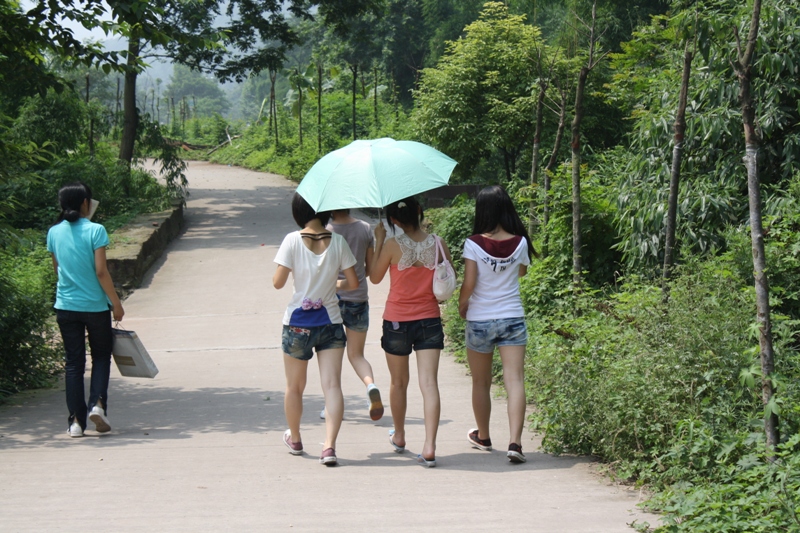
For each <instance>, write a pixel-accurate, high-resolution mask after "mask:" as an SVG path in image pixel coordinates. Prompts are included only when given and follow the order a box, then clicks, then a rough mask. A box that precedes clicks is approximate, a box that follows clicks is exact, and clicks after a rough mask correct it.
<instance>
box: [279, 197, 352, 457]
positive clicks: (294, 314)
mask: <svg viewBox="0 0 800 533" xmlns="http://www.w3.org/2000/svg"><path fill="white" fill-rule="evenodd" d="M292 216H293V217H294V220H295V222H297V225H298V226H300V227H301V228H302V229H301V230H300V231H295V232H292V233H290V234H288V235H287V236H286V237H285V238H284V239H283V243H281V247H280V249H279V250H278V253H277V255H276V256H275V262H276V263H278V268H277V269H276V271H275V275H274V276H273V278H272V284H273V285H274V286H275V288H276V289H281V288H283V287H284V286H285V285H286V282H287V281H288V279H289V273H290V272H291V273H292V276H293V278H294V295H293V296H292V300H291V301H290V302H289V306H288V307H287V308H286V313H285V314H284V316H283V335H282V339H281V340H282V342H281V345H282V348H283V353H284V355H283V366H284V370H285V371H286V396H285V398H284V401H283V407H284V411H285V413H286V422H287V424H288V425H289V429H287V430H286V432H285V433H284V434H283V442H284V444H286V446H288V447H289V453H291V454H292V455H302V453H303V443H302V439H301V437H300V418H301V417H302V415H303V391H304V390H305V386H306V373H307V370H308V361H309V360H310V359H311V357H312V356H313V353H312V349H313V350H315V351H316V352H317V363H318V364H319V376H320V382H321V385H322V391H323V393H324V395H325V410H326V411H327V417H326V419H325V443H324V445H323V447H322V455H321V456H320V459H319V461H320V463H322V464H324V465H326V466H333V465H335V464H336V462H337V460H336V437H337V436H338V435H339V428H340V427H341V425H342V416H343V414H344V398H343V396H342V385H341V380H342V357H343V355H344V348H345V342H346V339H345V334H344V328H343V327H342V316H341V314H340V312H339V303H338V301H337V298H336V290H337V289H340V290H342V289H344V290H346V289H349V288H355V287H358V278H357V277H356V272H355V269H354V268H353V265H355V263H356V260H355V258H354V257H353V254H352V253H351V252H350V247H349V246H348V245H347V242H345V240H344V238H343V237H342V236H341V235H336V234H335V233H334V234H332V233H331V232H330V231H328V230H326V229H325V224H327V223H328V218H329V217H330V213H328V212H325V213H315V212H314V210H313V209H312V208H311V206H310V205H308V202H306V201H305V200H304V199H303V197H302V196H300V195H298V194H296V193H295V195H294V199H293V200H292ZM340 270H341V271H343V272H344V277H345V279H343V280H340V281H337V278H338V276H339V271H340Z"/></svg>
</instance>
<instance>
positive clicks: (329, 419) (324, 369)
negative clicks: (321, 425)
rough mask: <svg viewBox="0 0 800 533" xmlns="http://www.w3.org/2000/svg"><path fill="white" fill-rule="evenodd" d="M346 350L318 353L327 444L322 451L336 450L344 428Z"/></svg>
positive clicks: (337, 349)
mask: <svg viewBox="0 0 800 533" xmlns="http://www.w3.org/2000/svg"><path fill="white" fill-rule="evenodd" d="M343 356H344V348H333V349H331V350H322V351H321V352H317V363H318V364H319V381H320V385H322V393H323V394H324V395H325V413H326V416H325V444H324V445H323V447H322V449H323V450H326V449H328V448H333V449H334V450H335V449H336V437H338V436H339V428H341V427H342V417H343V416H344V397H343V396H342V358H343Z"/></svg>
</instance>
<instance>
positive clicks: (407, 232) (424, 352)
mask: <svg viewBox="0 0 800 533" xmlns="http://www.w3.org/2000/svg"><path fill="white" fill-rule="evenodd" d="M422 217H423V213H422V208H421V207H420V205H419V204H418V203H417V201H416V199H414V198H406V199H405V200H401V201H399V202H394V203H392V204H389V205H388V206H386V221H387V222H388V223H389V225H393V226H397V227H399V228H400V229H402V230H403V234H401V235H397V236H395V237H394V238H392V239H389V240H386V228H384V226H383V224H378V227H377V228H375V256H376V257H377V260H376V261H375V265H374V266H373V267H372V270H371V271H370V275H369V279H370V281H371V282H372V283H376V284H377V283H380V282H381V280H383V278H384V276H385V275H386V272H387V271H388V272H389V279H390V285H389V297H388V299H387V301H386V309H385V311H384V314H383V336H382V337H381V346H382V347H383V350H384V351H385V352H386V363H387V364H388V366H389V373H390V374H391V384H390V388H389V403H390V404H391V406H392V421H393V422H394V429H393V430H392V431H391V432H390V433H389V442H390V444H391V445H392V447H393V448H394V451H395V452H397V453H403V452H404V451H405V446H406V430H405V420H406V404H407V393H408V382H409V371H408V357H407V356H409V355H411V351H412V350H414V351H416V353H417V367H418V371H419V386H420V390H421V391H422V400H423V406H424V416H425V444H424V445H423V447H422V453H421V454H419V455H418V456H417V461H418V462H419V464H421V465H423V466H426V467H433V466H436V433H437V431H438V429H439V415H440V411H441V404H440V401H439V384H438V374H439V355H440V354H441V351H442V349H443V348H444V332H443V331H442V320H441V318H440V312H439V303H438V302H437V301H436V297H435V296H434V295H433V267H434V266H435V265H434V263H435V261H436V240H437V239H439V237H437V236H436V235H429V234H428V233H426V232H424V231H423V230H422V229H421V228H420V220H422ZM392 230H393V231H394V227H392ZM440 240H441V239H440ZM442 246H443V248H444V252H445V256H446V258H447V260H448V261H449V260H450V251H449V250H448V248H447V244H445V243H444V242H443V241H442Z"/></svg>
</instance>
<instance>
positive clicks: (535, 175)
mask: <svg viewBox="0 0 800 533" xmlns="http://www.w3.org/2000/svg"><path fill="white" fill-rule="evenodd" d="M546 92H547V83H540V84H539V96H538V97H537V99H536V129H535V130H534V133H533V155H532V157H531V203H530V205H529V206H528V235H530V236H533V234H534V233H535V231H534V230H535V229H536V201H535V200H534V196H535V195H536V189H537V186H538V185H539V146H540V142H541V138H542V112H543V109H544V97H545V93H546Z"/></svg>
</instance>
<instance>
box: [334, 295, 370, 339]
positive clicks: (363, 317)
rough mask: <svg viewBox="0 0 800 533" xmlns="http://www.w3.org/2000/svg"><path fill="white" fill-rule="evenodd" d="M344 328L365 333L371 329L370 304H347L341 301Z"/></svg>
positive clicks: (340, 310) (340, 307)
mask: <svg viewBox="0 0 800 533" xmlns="http://www.w3.org/2000/svg"><path fill="white" fill-rule="evenodd" d="M339 312H341V313H342V322H344V327H346V328H347V329H352V330H353V331H358V332H365V331H367V330H368V329H369V302H346V301H344V300H339Z"/></svg>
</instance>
